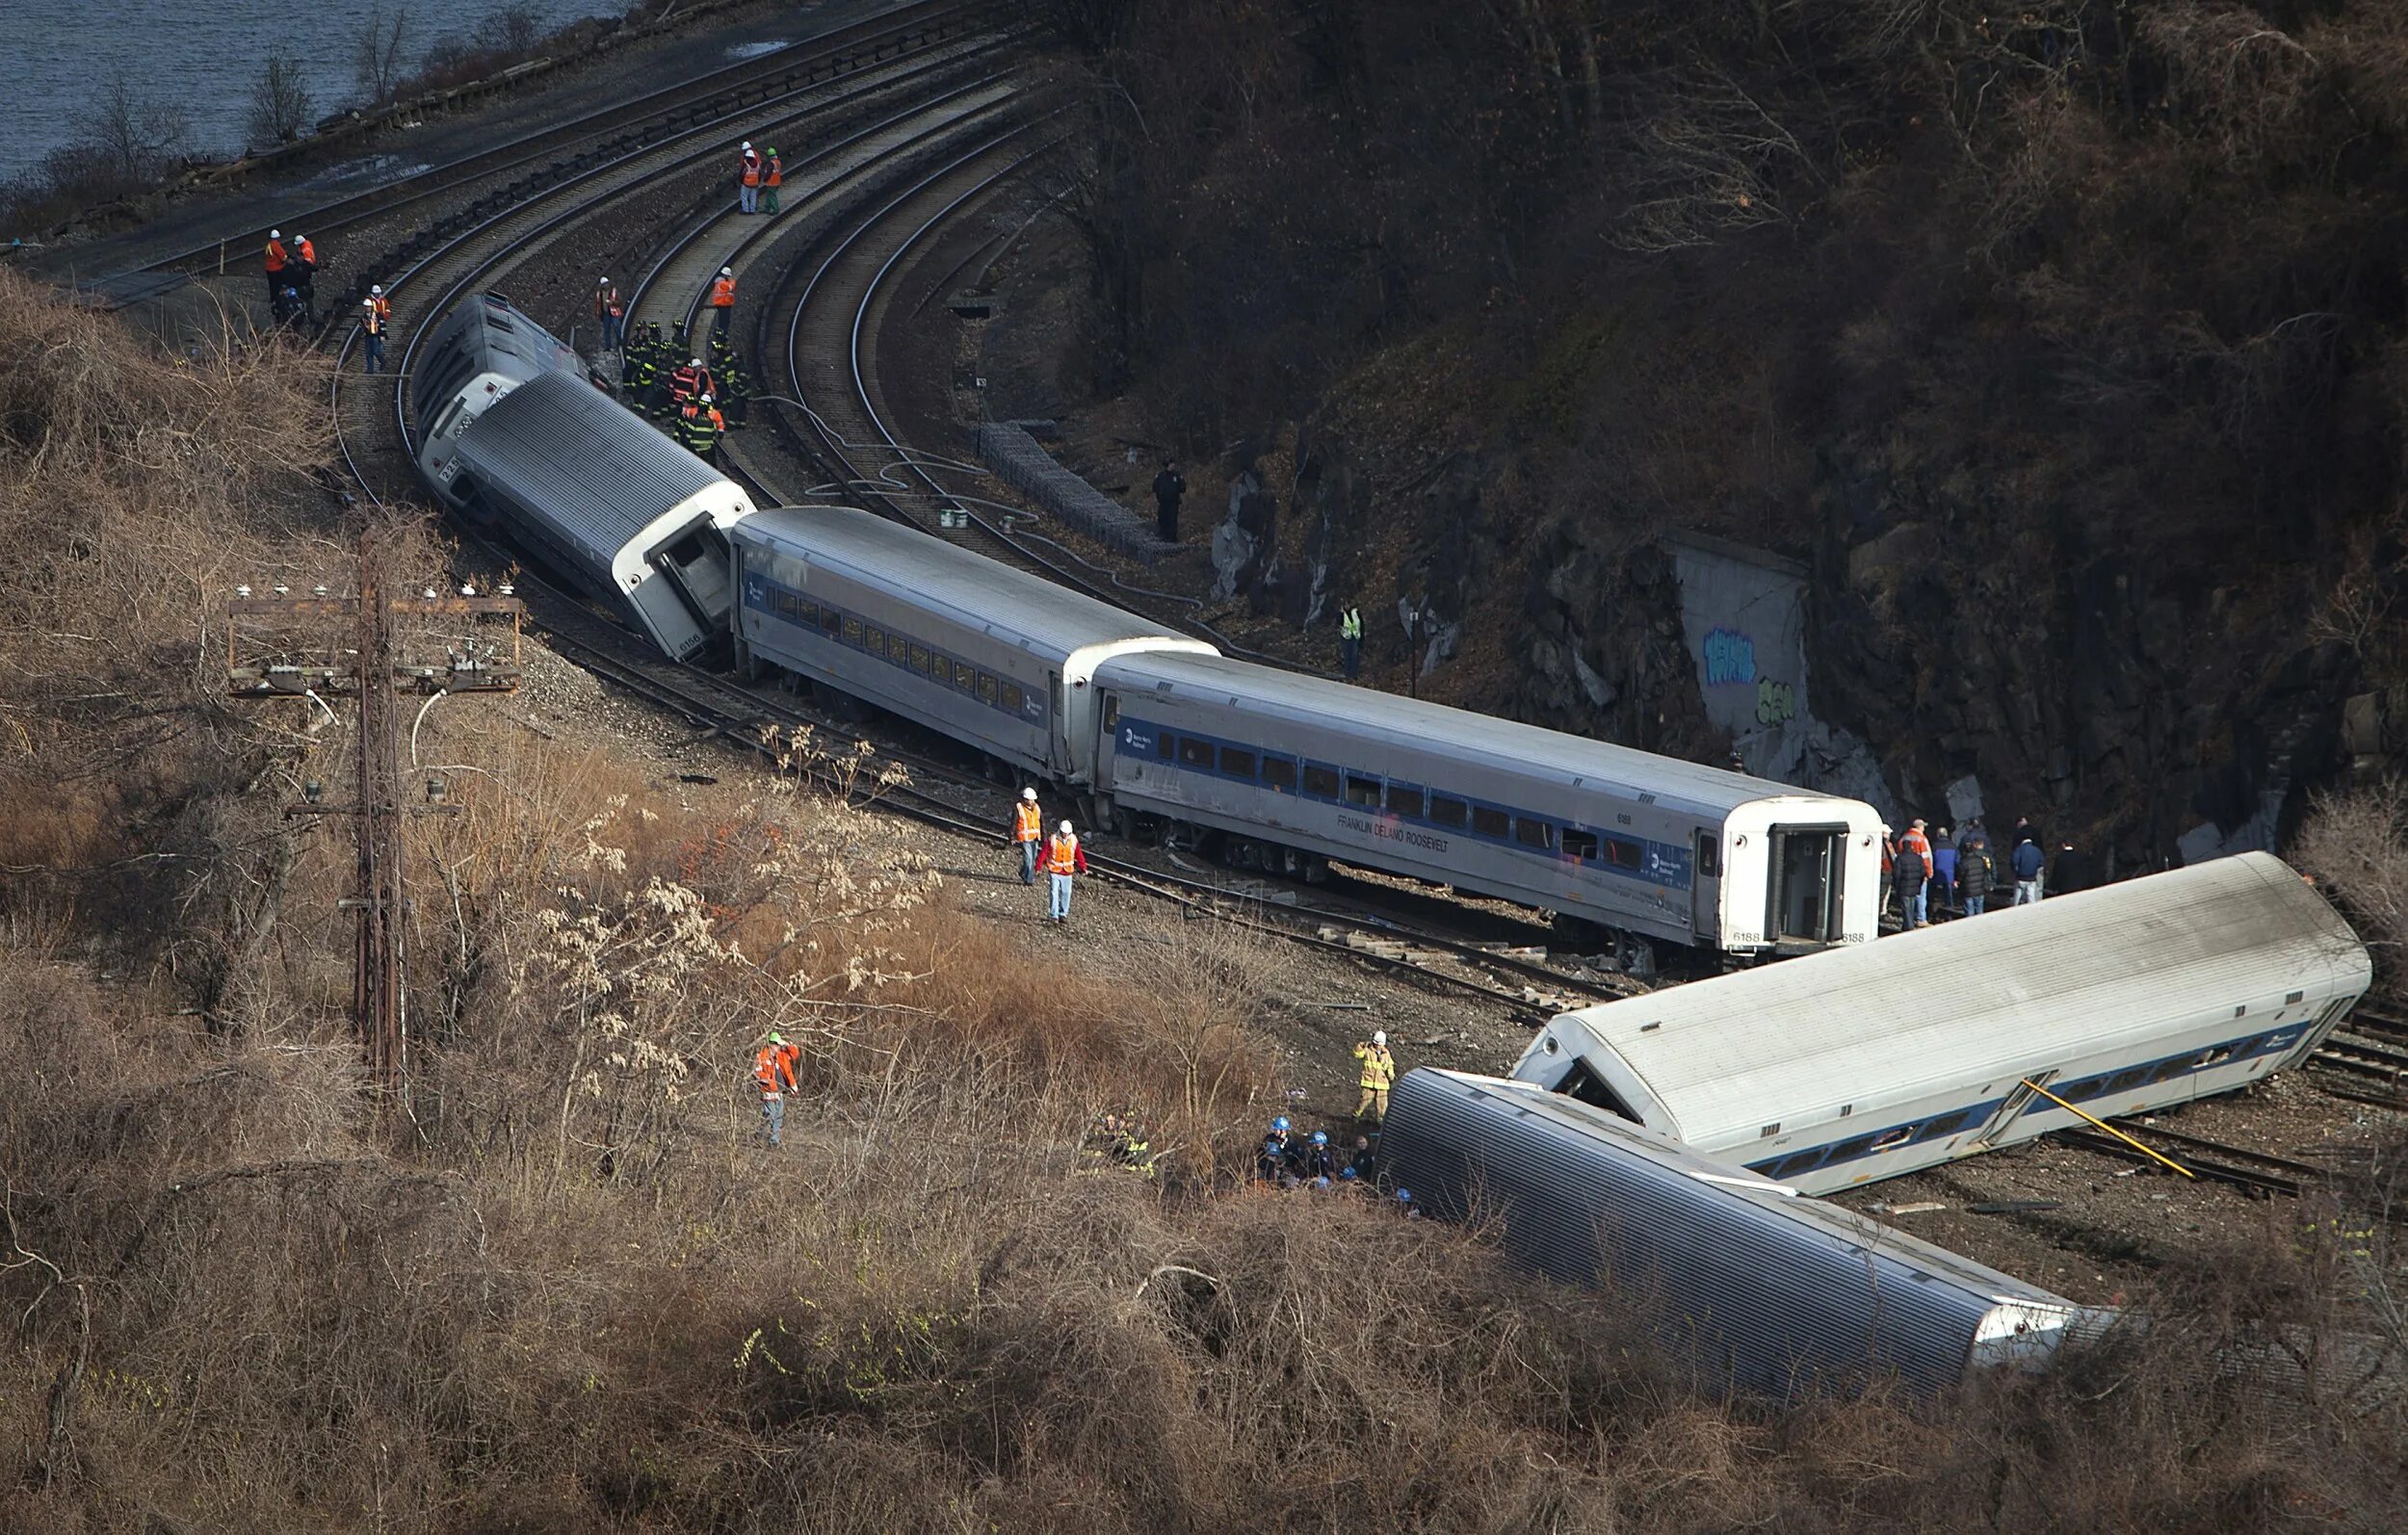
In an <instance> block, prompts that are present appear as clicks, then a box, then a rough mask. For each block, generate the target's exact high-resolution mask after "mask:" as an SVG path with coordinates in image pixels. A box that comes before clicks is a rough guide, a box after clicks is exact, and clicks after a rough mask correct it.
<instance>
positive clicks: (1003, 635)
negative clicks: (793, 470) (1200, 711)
mask: <svg viewBox="0 0 2408 1535" xmlns="http://www.w3.org/2000/svg"><path fill="white" fill-rule="evenodd" d="M734 536H735V537H736V538H737V539H739V540H740V541H742V542H746V543H753V544H766V545H768V546H769V547H771V548H772V549H773V550H777V551H782V552H784V553H787V554H789V555H794V556H798V557H799V558H801V559H803V560H804V561H805V563H806V564H808V563H819V564H824V565H825V566H827V567H828V568H830V569H832V570H837V571H841V572H842V573H844V574H845V575H847V576H850V577H851V578H852V579H854V580H858V581H867V582H869V583H871V584H873V585H880V586H883V587H885V588H887V589H889V590H892V591H894V592H897V593H899V594H904V595H907V596H909V598H910V599H911V601H912V602H913V603H914V604H915V605H917V606H920V607H923V608H927V609H929V610H931V611H939V612H942V613H943V614H944V615H945V616H946V617H948V618H950V619H952V620H953V621H955V622H956V623H959V624H962V625H963V626H965V627H967V628H970V629H974V630H977V631H980V632H981V633H983V634H986V635H988V636H991V637H995V638H997V639H1001V640H1004V641H1005V642H1007V643H1010V644H1015V645H1019V646H1022V647H1023V648H1027V649H1031V650H1034V651H1040V652H1046V653H1051V654H1057V655H1061V656H1068V655H1071V654H1074V653H1075V652H1077V651H1080V650H1083V649H1086V647H1088V646H1090V645H1110V644H1119V643H1124V642H1126V641H1128V640H1132V639H1158V640H1160V641H1162V642H1163V643H1165V644H1172V645H1180V646H1186V647H1191V648H1193V649H1195V650H1199V651H1203V652H1205V653H1208V654H1209V653H1210V651H1211V648H1212V647H1211V646H1209V645H1207V644H1206V643H1205V642H1204V641H1202V640H1199V639H1191V638H1190V637H1187V636H1185V635H1181V634H1178V633H1177V632H1175V631H1173V630H1171V629H1169V628H1166V627H1165V626H1164V625H1162V624H1158V623H1156V622H1154V621H1153V620H1152V619H1150V618H1141V617H1139V615H1137V614H1136V613H1133V612H1127V611H1123V610H1121V609H1118V608H1115V607H1113V606H1112V604H1110V603H1108V602H1098V601H1097V600H1096V599H1094V598H1092V597H1088V596H1085V595H1083V594H1081V593H1079V592H1075V591H1071V590H1069V589H1067V588H1065V587H1063V586H1060V585H1056V584H1055V583H1053V582H1051V581H1047V580H1046V579H1044V578H1043V577H1041V576H1033V575H1031V574H1029V573H1028V572H1027V571H1025V570H1019V569H1015V568H1014V567H1012V566H1010V565H1007V564H1004V563H1001V562H1000V561H997V560H993V559H987V558H986V557H985V556H983V555H979V554H974V553H972V552H971V551H969V550H967V549H964V548H962V547H960V546H959V545H957V544H953V543H948V542H947V541H945V540H944V539H942V538H936V537H931V536H930V535H929V534H928V533H921V532H920V531H919V530H917V529H914V528H906V527H904V526H903V524H901V523H898V522H893V521H890V520H888V519H887V518H884V517H879V516H876V515H874V514H872V513H870V512H866V511H861V510H858V509H856V508H854V507H764V508H763V509H761V510H759V511H756V512H754V513H753V514H752V515H751V516H749V517H746V519H745V520H744V522H743V523H742V524H740V525H739V526H738V528H737V529H736V532H735V534H734Z"/></svg>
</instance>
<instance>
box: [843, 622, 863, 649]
mask: <svg viewBox="0 0 2408 1535" xmlns="http://www.w3.org/2000/svg"><path fill="white" fill-rule="evenodd" d="M845 643H846V644H848V645H857V644H859V643H861V620H860V619H858V618H848V619H846V620H845Z"/></svg>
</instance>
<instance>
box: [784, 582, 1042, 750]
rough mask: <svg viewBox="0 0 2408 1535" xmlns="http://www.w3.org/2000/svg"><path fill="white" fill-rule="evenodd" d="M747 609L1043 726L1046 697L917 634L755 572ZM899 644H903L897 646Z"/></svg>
mask: <svg viewBox="0 0 2408 1535" xmlns="http://www.w3.org/2000/svg"><path fill="white" fill-rule="evenodd" d="M745 606H746V607H747V608H749V609H751V610H752V611H755V612H757V613H761V614H763V615H764V616H766V617H768V618H770V619H772V621H774V622H777V623H781V624H784V625H786V626H787V627H788V628H790V629H795V630H798V631H800V632H801V633H803V634H806V635H809V636H811V637H813V638H815V639H818V640H820V641H822V642H823V643H825V644H830V645H837V646H841V647H842V648H844V649H846V650H850V651H851V652H852V653H853V654H855V655H858V656H866V657H868V658H869V659H870V660H872V661H877V662H883V663H885V664H887V665H889V666H892V667H894V668H895V669H896V670H898V671H904V672H909V673H910V674H911V675H912V676H915V677H917V678H919V679H920V680H921V681H923V682H929V683H934V684H936V685H937V686H939V687H943V688H948V689H952V690H953V691H955V692H957V693H959V694H961V695H962V696H963V697H965V698H976V699H977V700H978V701H979V702H980V703H982V704H983V705H985V706H986V707H987V708H989V709H992V710H994V711H996V712H997V713H998V714H1002V715H1009V716H1010V717H1011V718H1013V719H1018V720H1022V721H1025V722H1026V723H1028V724H1032V725H1042V724H1044V723H1045V716H1046V707H1045V697H1044V694H1043V693H1042V692H1040V691H1039V690H1037V689H1034V688H1026V687H1023V686H1022V685H1021V684H1019V683H1017V682H1015V681H1013V680H1012V679H1010V678H1008V677H999V676H997V675H996V674H995V673H993V672H991V671H988V670H986V669H985V668H983V667H982V666H980V665H978V664H977V663H973V662H968V661H964V660H962V659H961V658H960V657H959V656H956V655H954V654H953V653H952V652H950V651H947V650H943V649H940V648H939V647H937V646H935V645H931V644H929V642H928V641H927V640H925V639H923V638H921V637H919V636H917V635H907V634H904V633H903V631H902V630H900V629H896V628H894V627H892V626H891V625H889V624H887V623H884V622H881V621H878V620H876V619H872V618H868V617H865V616H864V615H862V614H860V613H857V612H853V611H850V610H848V609H844V608H839V607H837V606H836V605H835V604H833V603H828V602H823V601H821V600H820V599H819V598H817V597H808V596H805V595H804V594H803V593H801V592H799V591H797V590H796V589H795V588H794V587H792V586H789V585H784V584H783V583H780V582H775V581H772V580H771V579H770V578H769V577H767V576H764V575H762V574H761V573H760V572H759V571H755V570H747V571H746V572H745ZM831 623H832V624H833V627H831V626H830V625H831ZM873 633H875V634H877V636H878V637H879V645H880V648H878V649H872V648H871V646H870V636H871V635H872V634H873ZM899 640H900V641H901V643H900V644H898V643H896V641H899ZM915 650H916V651H918V652H919V653H920V654H919V656H914V655H913V654H912V652H913V651H915ZM920 657H926V658H927V659H928V661H929V664H930V665H936V664H941V665H942V666H943V667H944V668H945V674H944V675H943V676H942V677H939V676H937V675H936V674H935V673H934V672H933V671H931V670H929V668H928V667H925V666H921V665H916V664H914V663H915V662H916V661H918V660H919V659H920ZM965 679H966V683H965Z"/></svg>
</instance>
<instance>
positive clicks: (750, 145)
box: [745, 139, 752, 149]
mask: <svg viewBox="0 0 2408 1535" xmlns="http://www.w3.org/2000/svg"><path fill="white" fill-rule="evenodd" d="M745 147H746V148H747V149H749V148H751V147H752V141H751V140H749V139H746V141H745Z"/></svg>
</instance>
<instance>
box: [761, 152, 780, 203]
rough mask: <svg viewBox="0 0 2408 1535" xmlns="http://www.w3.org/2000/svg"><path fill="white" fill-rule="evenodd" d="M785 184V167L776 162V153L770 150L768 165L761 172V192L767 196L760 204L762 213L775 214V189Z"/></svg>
mask: <svg viewBox="0 0 2408 1535" xmlns="http://www.w3.org/2000/svg"><path fill="white" fill-rule="evenodd" d="M785 184H786V167H785V166H784V164H783V163H781V162H780V161H779V160H778V158H777V151H776V150H774V149H772V150H771V151H770V163H769V164H768V165H767V166H766V167H764V168H763V169H762V171H761V190H762V192H764V193H765V194H767V196H766V197H765V198H764V200H763V201H762V203H761V211H762V212H763V213H775V212H776V211H777V189H778V188H780V187H782V186H784V185H785Z"/></svg>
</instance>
